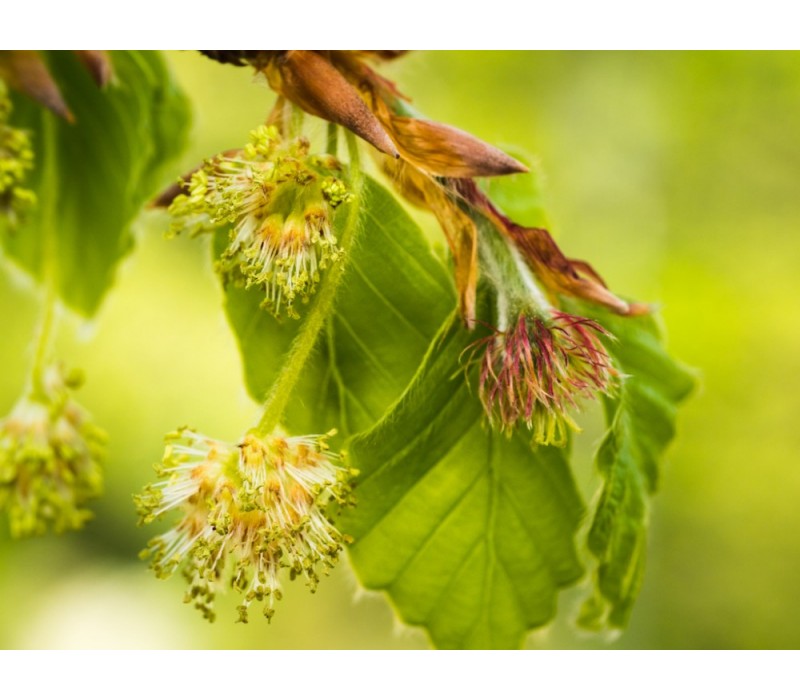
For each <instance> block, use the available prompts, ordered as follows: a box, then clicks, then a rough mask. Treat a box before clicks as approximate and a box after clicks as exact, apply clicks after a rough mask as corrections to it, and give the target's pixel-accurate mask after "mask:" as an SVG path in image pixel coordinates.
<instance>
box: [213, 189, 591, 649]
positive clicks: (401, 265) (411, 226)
mask: <svg viewBox="0 0 800 700" xmlns="http://www.w3.org/2000/svg"><path fill="white" fill-rule="evenodd" d="M364 227H365V230H364V231H363V233H362V235H361V237H360V243H359V244H358V247H357V249H356V250H355V251H354V252H353V254H352V257H351V260H350V261H349V263H348V265H349V270H348V272H347V273H346V278H345V281H344V283H343V288H342V289H341V290H340V295H339V297H338V299H337V304H336V310H335V312H334V316H333V318H332V319H331V320H330V322H329V326H328V333H327V335H326V337H324V338H323V339H322V340H321V342H320V347H319V348H318V349H317V353H316V355H315V356H314V357H313V358H312V362H311V363H310V364H309V365H308V366H307V367H306V369H305V371H304V376H303V378H302V379H301V380H300V383H299V385H298V386H297V388H296V390H295V396H294V400H293V404H292V405H291V406H290V408H289V411H288V413H287V416H286V424H287V427H288V428H290V429H291V430H292V431H295V432H318V431H320V430H324V429H327V428H329V427H332V426H337V427H340V428H341V429H342V430H343V432H344V433H345V434H348V435H352V434H354V433H357V432H360V431H368V432H366V433H362V434H361V435H359V436H357V437H356V438H355V439H354V440H353V441H352V442H351V443H350V445H349V447H348V449H349V452H350V453H351V458H352V462H353V466H355V467H356V468H358V469H359V470H360V472H361V476H360V477H359V480H358V481H359V483H358V486H357V491H356V493H357V498H358V506H357V507H356V508H355V509H353V510H352V511H349V512H348V513H346V514H345V516H344V518H345V519H344V520H343V522H342V527H343V529H344V531H346V532H348V534H351V535H353V536H354V537H355V544H354V545H353V546H352V547H351V548H350V554H351V557H350V558H351V561H352V563H353V564H354V566H355V568H356V572H357V573H358V575H359V577H360V578H361V580H362V583H363V584H364V585H365V586H367V587H368V588H373V589H382V590H386V591H387V593H388V594H389V596H390V597H391V599H392V601H393V602H394V604H395V605H396V607H397V609H398V611H399V613H400V614H401V616H402V617H403V619H404V620H405V621H406V622H408V623H409V624H415V625H423V626H425V627H426V628H427V630H428V632H429V633H430V635H431V638H432V639H433V641H434V642H435V643H436V644H437V646H441V647H464V646H466V647H476V648H494V647H499V648H507V647H516V646H519V644H520V643H521V641H522V638H523V636H524V634H525V633H526V632H527V631H528V630H530V629H532V628H534V627H537V626H540V625H542V624H545V623H546V622H547V621H549V620H550V619H552V617H553V615H554V613H555V597H556V593H557V592H558V589H559V588H561V587H563V586H565V585H568V584H570V583H573V582H574V581H575V580H576V579H577V578H578V577H579V576H580V575H581V572H582V568H581V565H580V563H579V562H578V559H577V555H576V552H575V547H574V535H575V532H576V530H577V528H578V526H579V523H580V518H581V515H582V513H583V506H582V503H581V500H580V497H579V496H578V494H577V492H576V490H575V486H574V483H573V481H572V477H571V474H570V471H569V468H568V464H567V461H566V457H565V453H564V452H563V451H559V450H556V449H552V448H539V449H538V450H532V449H531V448H530V446H529V444H528V441H527V439H526V438H525V437H524V436H521V437H517V438H514V439H508V438H506V437H504V436H499V435H496V434H492V433H490V432H489V431H488V430H487V429H486V428H485V427H484V426H483V424H482V423H483V421H482V415H483V413H482V411H483V409H482V407H481V405H480V402H479V401H478V399H477V397H476V396H475V395H474V394H473V393H471V392H470V390H469V388H468V386H467V383H466V381H465V378H464V374H463V372H462V371H460V368H461V354H462V352H463V350H464V348H465V347H466V346H467V345H468V344H469V343H470V342H471V339H472V338H471V335H470V334H469V333H468V332H467V331H466V330H464V329H462V328H461V327H460V324H459V323H457V322H456V323H454V322H453V321H452V319H451V318H450V311H451V310H452V309H453V307H454V305H455V294H454V291H453V289H452V285H451V283H450V281H449V279H448V276H447V273H446V271H445V270H444V268H443V267H442V265H441V264H440V263H439V262H438V260H437V259H436V257H435V256H434V255H433V253H432V252H431V250H430V248H429V246H428V245H427V243H426V241H425V240H424V238H423V236H422V233H421V232H420V230H419V228H418V227H417V226H416V224H415V223H414V222H413V221H412V220H411V219H410V218H409V217H408V215H407V214H406V213H405V211H404V210H403V208H402V207H401V206H400V205H399V204H398V203H397V201H396V200H395V199H394V197H392V196H391V195H390V194H389V193H387V192H386V191H385V190H384V189H383V188H382V187H380V186H379V185H377V184H375V183H374V182H371V181H370V182H369V185H368V192H367V198H366V204H365V212H364ZM225 245H226V238H225V234H221V235H220V236H219V237H218V239H217V242H216V246H215V248H216V250H217V252H218V253H219V252H221V250H223V249H224V247H225ZM225 292H226V294H225V306H226V311H227V314H228V318H229V320H230V322H231V324H232V326H233V328H234V330H235V332H236V335H237V339H238V342H239V347H240V350H241V352H242V359H243V363H244V371H245V377H246V381H247V386H248V389H249V391H250V394H251V395H252V396H253V397H254V398H256V399H257V400H261V399H262V398H263V397H264V395H265V394H266V393H267V392H268V390H269V388H270V386H271V383H272V382H273V381H274V379H275V377H276V376H277V373H278V371H279V369H280V366H281V359H280V358H283V357H284V356H285V355H286V353H287V352H288V351H289V348H290V347H291V343H292V340H293V338H294V336H295V334H296V332H297V330H298V329H299V328H300V325H301V323H302V321H300V322H298V321H294V320H291V319H287V320H284V321H276V320H275V319H274V318H273V317H272V316H271V315H270V314H269V313H267V312H266V311H264V310H263V309H262V308H260V303H261V301H262V298H263V295H262V294H260V293H259V292H258V291H257V290H254V289H251V290H246V289H243V288H241V287H237V286H235V285H229V286H228V287H227V288H226V290H225ZM445 319H446V320H445ZM443 320H445V328H444V330H440V327H441V324H442V321H443ZM437 331H439V333H438V334H437ZM426 352H427V354H426ZM423 357H424V358H425V359H424V362H423V364H422V367H421V368H420V369H419V370H417V368H418V367H419V365H420V362H421V361H422V360H423ZM415 372H416V375H415ZM412 377H413V381H411V380H412ZM410 381H411V385H410V387H409V388H408V389H406V391H405V393H404V394H403V398H402V399H401V400H400V401H399V402H397V403H395V405H394V406H393V407H392V408H391V410H390V411H389V412H388V414H386V415H385V417H383V419H382V420H381V421H380V423H379V424H378V425H377V426H375V423H376V421H377V420H378V419H379V418H381V416H383V415H384V412H385V411H386V410H387V409H388V408H389V407H390V405H391V404H392V402H394V401H395V400H396V399H398V397H399V396H400V394H401V393H402V392H403V390H404V389H405V388H406V386H407V385H408V384H409V382H410ZM373 426H374V427H373Z"/></svg>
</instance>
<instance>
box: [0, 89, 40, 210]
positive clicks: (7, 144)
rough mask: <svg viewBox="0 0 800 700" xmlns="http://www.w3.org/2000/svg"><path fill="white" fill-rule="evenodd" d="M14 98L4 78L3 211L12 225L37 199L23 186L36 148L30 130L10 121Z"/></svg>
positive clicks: (0, 106)
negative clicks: (15, 125)
mask: <svg viewBox="0 0 800 700" xmlns="http://www.w3.org/2000/svg"><path fill="white" fill-rule="evenodd" d="M10 116H11V100H10V99H9V97H8V92H7V90H6V85H5V83H4V82H3V81H2V80H0V214H3V215H5V216H6V217H7V218H8V219H9V221H11V223H12V225H13V224H15V223H16V222H17V219H18V217H19V215H20V214H21V213H22V212H24V211H25V210H26V209H28V208H29V207H31V206H32V205H33V204H34V203H35V202H36V196H35V195H34V193H33V192H32V191H31V190H29V189H26V188H24V187H23V186H22V183H23V181H24V180H25V177H26V175H27V173H28V171H29V170H31V169H32V168H33V150H32V148H31V142H30V138H29V137H28V134H27V133H26V132H24V131H21V130H20V129H15V128H14V127H12V126H10V125H9V123H8V120H9V117H10Z"/></svg>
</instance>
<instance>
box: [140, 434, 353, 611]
mask: <svg viewBox="0 0 800 700" xmlns="http://www.w3.org/2000/svg"><path fill="white" fill-rule="evenodd" d="M326 437H327V436H324V435H312V436H306V437H286V436H283V435H281V434H277V433H275V434H272V435H271V436H269V437H267V438H263V439H262V438H259V437H256V436H254V435H246V436H245V437H244V438H243V439H242V441H241V442H240V443H239V444H230V443H226V442H220V441H217V440H212V439H211V438H208V437H205V436H203V435H200V434H198V433H195V432H193V431H191V430H187V429H180V430H178V431H177V432H175V433H172V434H170V435H168V436H167V448H166V451H165V453H164V459H163V461H162V463H161V464H159V465H156V472H157V473H158V476H159V477H160V478H161V480H160V481H158V482H156V483H155V484H152V485H150V486H148V487H147V488H146V489H145V491H144V492H143V493H142V494H141V495H139V496H137V497H136V504H137V509H138V512H139V515H140V518H141V521H140V522H141V523H149V522H152V521H153V520H155V519H156V518H158V517H159V516H161V515H163V514H166V513H167V512H169V511H177V512H178V513H180V520H179V521H178V523H177V524H176V525H175V526H174V527H173V528H172V529H171V530H169V531H168V532H167V533H166V534H164V535H160V536H158V537H156V538H154V539H153V540H151V541H150V542H149V543H148V548H147V549H146V550H145V551H144V552H143V553H142V554H143V556H145V557H149V558H150V559H151V568H152V569H153V570H154V571H155V573H156V575H157V576H158V577H160V578H167V577H169V576H170V575H172V574H173V573H174V572H175V571H176V570H177V569H181V571H182V573H183V575H184V577H185V578H186V580H187V582H188V584H189V585H188V588H187V591H186V598H185V602H192V601H194V604H195V607H197V608H198V609H199V610H200V611H202V613H203V615H204V616H205V617H206V618H207V619H208V620H213V619H214V617H215V612H214V598H215V596H216V593H217V591H218V590H219V589H220V588H221V587H224V586H225V584H226V583H229V584H230V586H231V588H233V589H234V590H235V591H237V592H239V593H241V594H242V595H243V600H242V603H241V604H240V605H239V606H238V608H237V609H238V612H239V621H241V622H247V619H248V612H249V609H250V605H251V604H252V603H253V601H257V602H258V603H259V604H261V607H262V612H263V614H264V615H265V616H266V618H267V619H268V620H269V619H271V618H272V616H273V614H274V612H275V601H276V600H279V599H280V598H281V583H280V571H281V569H284V568H285V569H288V570H289V576H290V578H291V579H294V578H296V577H297V576H302V577H304V578H305V579H306V582H307V585H308V586H309V587H310V588H311V590H312V591H313V590H315V589H316V586H317V583H318V582H319V573H320V572H323V573H325V572H327V570H328V569H329V568H330V567H331V566H333V565H334V564H335V563H336V561H337V558H338V554H339V552H340V551H341V549H342V546H343V543H344V542H345V541H346V537H345V536H344V535H342V534H341V533H340V532H339V531H338V530H337V529H336V528H335V527H334V525H333V524H332V523H331V521H330V520H329V518H328V516H327V515H326V509H327V508H328V506H329V505H331V504H332V503H334V502H335V503H338V504H347V503H349V502H350V487H349V480H350V478H351V476H352V473H351V472H350V471H348V470H347V469H345V468H343V467H341V466H338V465H337V464H336V462H335V456H334V454H333V453H331V452H330V451H329V450H328V447H327V445H326V442H325V438H326Z"/></svg>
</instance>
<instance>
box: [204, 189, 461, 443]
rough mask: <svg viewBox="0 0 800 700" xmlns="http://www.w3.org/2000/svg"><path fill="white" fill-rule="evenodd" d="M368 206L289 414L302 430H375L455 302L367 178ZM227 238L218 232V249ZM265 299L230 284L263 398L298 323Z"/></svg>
mask: <svg viewBox="0 0 800 700" xmlns="http://www.w3.org/2000/svg"><path fill="white" fill-rule="evenodd" d="M363 206H364V214H363V216H362V222H361V225H362V226H363V227H364V228H363V231H362V232H361V234H360V236H359V238H358V242H357V243H356V249H355V250H354V251H353V252H352V254H351V257H350V260H349V261H348V267H347V270H346V272H345V277H344V280H343V281H342V287H341V288H340V290H339V293H338V296H337V299H336V307H335V308H336V310H335V313H334V314H333V316H332V318H331V319H330V320H329V322H328V325H327V329H326V333H325V337H323V338H321V339H320V341H319V344H318V347H317V348H316V350H315V355H314V356H313V357H312V361H311V362H309V364H308V365H306V367H305V368H304V370H303V376H302V378H301V380H300V382H299V384H298V386H297V387H296V389H295V392H294V396H293V400H292V403H291V404H290V406H289V407H288V410H287V413H286V416H285V420H284V422H285V424H286V426H287V427H288V428H289V429H291V430H292V431H293V432H295V433H298V434H302V433H319V432H323V431H325V430H328V429H330V428H333V427H336V428H338V429H339V430H340V432H341V433H342V435H343V436H347V435H350V434H352V433H355V432H359V431H362V430H366V429H367V428H369V427H371V426H372V425H373V424H374V423H375V422H376V421H377V420H378V419H379V418H380V417H381V416H382V415H383V413H384V412H385V411H386V409H387V408H388V407H389V405H390V404H391V403H392V402H393V401H395V400H396V399H397V397H398V396H400V394H401V393H402V391H403V389H405V387H406V385H407V384H408V382H409V381H410V380H411V377H412V376H413V374H414V372H415V370H416V369H417V367H418V365H419V363H420V361H421V360H422V357H423V356H424V354H425V352H426V350H427V348H428V345H429V343H430V341H431V338H432V337H433V336H434V335H435V333H436V332H437V330H438V328H439V326H440V325H441V323H442V320H443V319H444V318H445V317H446V316H447V315H448V314H449V313H450V310H451V309H452V308H453V306H454V305H455V293H454V291H453V286H452V283H451V281H450V276H449V274H448V272H447V270H446V269H445V268H444V267H443V266H442V264H441V263H440V262H439V261H438V260H437V259H436V258H435V257H434V256H433V254H432V253H431V251H430V247H429V245H428V243H427V242H426V240H425V238H424V236H423V234H422V232H421V231H420V229H419V227H418V226H417V225H416V224H415V223H414V221H413V220H412V219H411V218H410V217H409V216H408V214H407V213H406V212H405V210H404V209H403V208H402V207H401V206H400V204H398V202H397V201H396V200H395V199H394V197H392V195H390V194H389V193H388V192H387V191H386V190H385V189H384V188H383V187H381V186H380V185H378V184H377V183H375V182H374V181H371V180H367V184H366V185H365V192H364V205H363ZM344 213H345V212H342V214H340V216H341V215H344ZM226 241H227V234H226V233H224V232H221V233H220V234H219V235H218V236H217V239H216V245H215V248H216V253H217V254H219V253H220V252H221V251H222V249H223V248H224V247H225V245H226ZM262 299H263V292H260V291H259V290H258V289H254V288H251V289H243V288H241V287H237V286H234V285H229V286H228V287H227V288H226V289H225V310H226V312H227V315H228V320H229V321H230V323H231V326H232V327H233V329H234V332H235V334H236V338H237V341H238V343H239V349H240V351H241V356H242V361H243V366H244V373H245V380H246V384H247V388H248V391H249V392H250V395H251V396H252V397H253V398H254V399H255V400H257V401H262V400H263V399H264V397H265V396H266V394H267V392H268V390H269V388H270V386H271V385H272V382H273V381H274V380H275V377H276V376H277V374H278V371H279V370H280V368H281V364H282V361H283V358H284V357H285V355H286V353H287V351H288V350H289V347H290V346H291V343H292V341H293V340H294V337H295V334H296V333H297V331H298V329H299V328H300V324H301V323H302V318H301V319H300V320H299V321H295V320H292V319H286V320H283V321H277V320H275V318H273V317H272V316H271V315H270V314H269V313H267V312H266V311H264V310H263V309H262V308H260V303H261V301H262ZM300 313H301V315H302V307H300Z"/></svg>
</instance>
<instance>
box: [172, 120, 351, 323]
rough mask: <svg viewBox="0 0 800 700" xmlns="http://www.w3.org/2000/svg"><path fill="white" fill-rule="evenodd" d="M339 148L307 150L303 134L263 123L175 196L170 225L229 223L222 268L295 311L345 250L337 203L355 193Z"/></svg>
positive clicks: (273, 305)
mask: <svg viewBox="0 0 800 700" xmlns="http://www.w3.org/2000/svg"><path fill="white" fill-rule="evenodd" d="M339 175H341V165H340V163H339V162H338V161H337V160H336V158H334V157H333V156H329V155H322V156H313V155H309V143H308V141H307V140H306V139H304V138H298V139H294V140H292V141H286V140H285V139H284V138H283V137H282V136H281V135H280V133H279V131H278V129H277V128H275V127H271V126H270V127H267V126H262V127H259V128H258V129H256V130H255V131H253V132H252V134H251V139H250V143H249V144H248V145H247V146H246V147H245V148H244V149H243V150H241V151H229V152H227V153H225V154H222V155H220V156H218V157H216V158H213V159H211V160H209V161H207V162H206V163H205V165H204V166H203V167H202V168H200V169H199V170H197V171H195V172H194V173H193V174H192V176H191V179H190V180H189V181H188V182H187V183H185V184H184V190H185V193H184V194H180V195H178V196H177V197H176V198H175V199H174V200H173V201H172V203H171V204H170V207H169V211H170V214H171V215H172V216H173V224H172V230H173V232H176V233H179V232H182V231H188V232H190V233H199V232H202V231H205V230H209V229H212V228H215V227H218V226H222V225H230V226H231V232H230V241H229V244H228V247H227V248H226V250H225V252H224V253H223V256H222V263H221V264H222V268H223V270H224V271H229V272H230V271H232V272H234V273H237V274H239V275H241V276H243V277H244V280H245V283H246V284H247V285H248V286H252V285H256V286H259V287H263V289H264V291H265V300H264V303H265V306H266V307H267V308H268V309H270V310H271V311H272V312H273V313H275V314H276V315H277V314H279V313H280V311H281V307H282V306H285V307H286V309H287V313H288V314H289V315H292V316H296V315H297V311H296V308H295V302H296V300H297V299H301V300H304V301H307V300H308V298H309V296H310V295H311V294H312V293H313V292H314V290H315V287H316V284H317V282H318V281H319V279H320V273H321V271H322V270H324V269H325V268H326V267H327V266H328V265H330V264H332V263H334V262H335V261H336V260H337V259H338V258H339V255H340V252H339V248H338V245H337V242H336V236H335V233H334V230H333V222H332V218H333V211H334V210H335V209H336V208H337V207H338V206H339V205H340V204H342V203H344V202H347V201H349V200H350V199H351V197H352V195H350V194H349V193H348V191H347V187H346V186H345V184H344V182H343V181H342V180H341V179H340V178H339V177H338V176H339Z"/></svg>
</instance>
